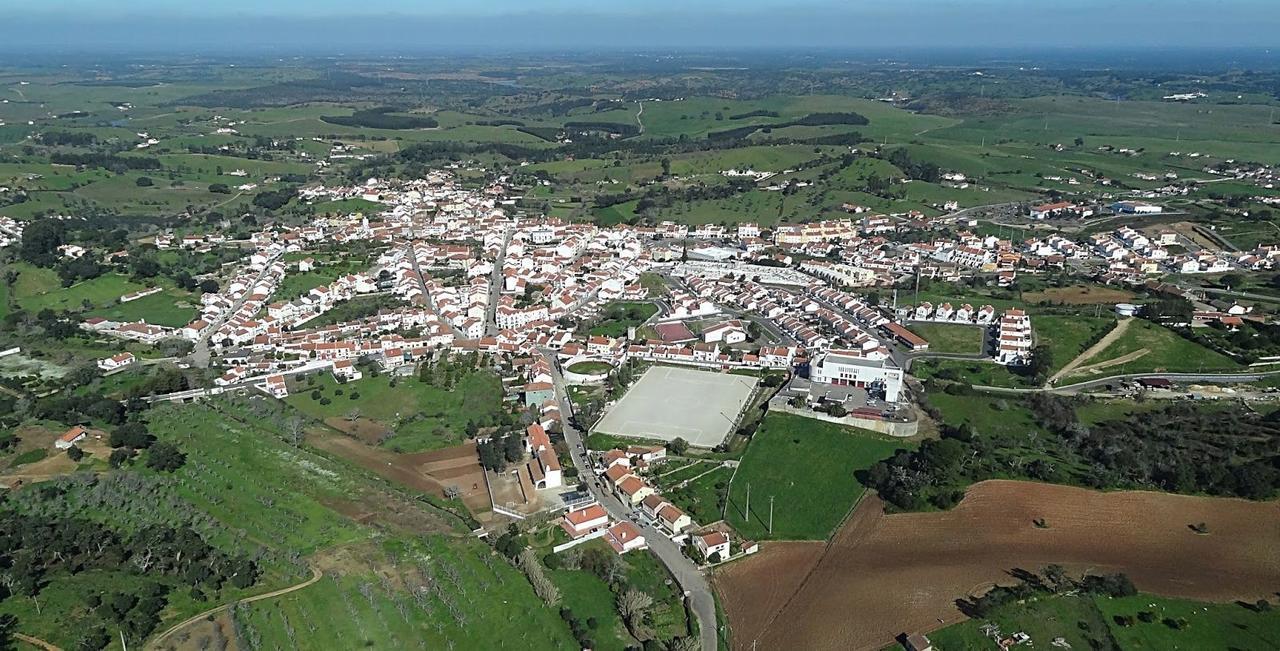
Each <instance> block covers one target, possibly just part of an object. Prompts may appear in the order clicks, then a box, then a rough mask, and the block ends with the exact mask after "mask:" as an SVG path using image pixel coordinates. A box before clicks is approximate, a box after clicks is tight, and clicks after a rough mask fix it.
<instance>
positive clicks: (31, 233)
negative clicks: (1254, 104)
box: [18, 219, 67, 267]
mask: <svg viewBox="0 0 1280 651" xmlns="http://www.w3.org/2000/svg"><path fill="white" fill-rule="evenodd" d="M66 241H67V226H66V224H65V223H63V222H62V220H58V219H37V220H35V221H32V222H31V223H29V224H27V225H26V227H25V228H23V230H22V246H21V247H20V248H19V250H18V255H19V256H20V257H21V258H22V259H23V260H26V261H27V262H30V263H31V264H34V265H36V266H39V267H52V266H53V265H54V263H56V262H57V261H58V247H60V246H62V245H63V244H66Z"/></svg>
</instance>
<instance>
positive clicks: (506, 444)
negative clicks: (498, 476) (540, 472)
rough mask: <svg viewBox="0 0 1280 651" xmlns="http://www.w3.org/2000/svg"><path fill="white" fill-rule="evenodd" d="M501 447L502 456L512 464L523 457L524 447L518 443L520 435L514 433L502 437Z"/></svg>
mask: <svg viewBox="0 0 1280 651" xmlns="http://www.w3.org/2000/svg"><path fill="white" fill-rule="evenodd" d="M502 446H503V450H502V453H503V456H504V457H506V459H507V461H508V462H511V463H514V462H516V461H519V460H520V457H522V456H524V446H522V445H521V443H520V435H519V434H517V433H515V432H512V433H510V434H507V435H506V436H504V437H503V439H502Z"/></svg>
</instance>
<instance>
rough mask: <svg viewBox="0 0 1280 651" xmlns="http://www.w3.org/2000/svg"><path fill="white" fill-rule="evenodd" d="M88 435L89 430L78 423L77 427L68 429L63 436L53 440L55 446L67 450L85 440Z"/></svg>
mask: <svg viewBox="0 0 1280 651" xmlns="http://www.w3.org/2000/svg"><path fill="white" fill-rule="evenodd" d="M88 436H89V430H86V429H85V428H84V427H82V426H80V425H76V426H75V427H72V428H71V429H69V430H67V431H66V433H64V434H63V435H62V436H59V437H58V440H56V441H54V442H53V447H55V448H58V449H59V450H66V449H67V448H70V447H71V446H73V445H75V444H77V443H79V442H80V441H83V440H85V439H86V438H87V437H88Z"/></svg>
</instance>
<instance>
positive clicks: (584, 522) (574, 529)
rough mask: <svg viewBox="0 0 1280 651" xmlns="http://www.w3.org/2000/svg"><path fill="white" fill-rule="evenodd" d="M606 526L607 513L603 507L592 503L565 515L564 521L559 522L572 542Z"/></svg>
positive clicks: (607, 523) (607, 522)
mask: <svg viewBox="0 0 1280 651" xmlns="http://www.w3.org/2000/svg"><path fill="white" fill-rule="evenodd" d="M607 526H609V513H608V512H607V511H605V510H604V507H603V506H600V505H599V504H597V503H594V502H593V503H591V504H588V505H586V506H583V507H579V508H576V509H573V510H571V511H569V512H568V513H565V514H564V519H563V520H562V521H561V522H560V527H561V528H563V529H564V530H565V533H567V534H569V537H570V538H573V539H574V540H577V539H579V538H581V537H583V536H585V535H587V534H589V533H592V532H595V531H598V530H600V529H602V528H604V527H607Z"/></svg>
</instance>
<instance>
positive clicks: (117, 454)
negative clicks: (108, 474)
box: [107, 448, 133, 468]
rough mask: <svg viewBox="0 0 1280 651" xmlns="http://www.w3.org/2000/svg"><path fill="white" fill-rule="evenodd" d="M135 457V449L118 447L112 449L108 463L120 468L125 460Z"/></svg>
mask: <svg viewBox="0 0 1280 651" xmlns="http://www.w3.org/2000/svg"><path fill="white" fill-rule="evenodd" d="M132 458H133V450H132V449H130V448H116V449H114V450H112V451H111V457H110V458H108V459H107V463H109V464H110V465H111V467H112V468H119V467H120V466H122V465H124V462H126V461H128V460H130V459H132Z"/></svg>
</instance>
